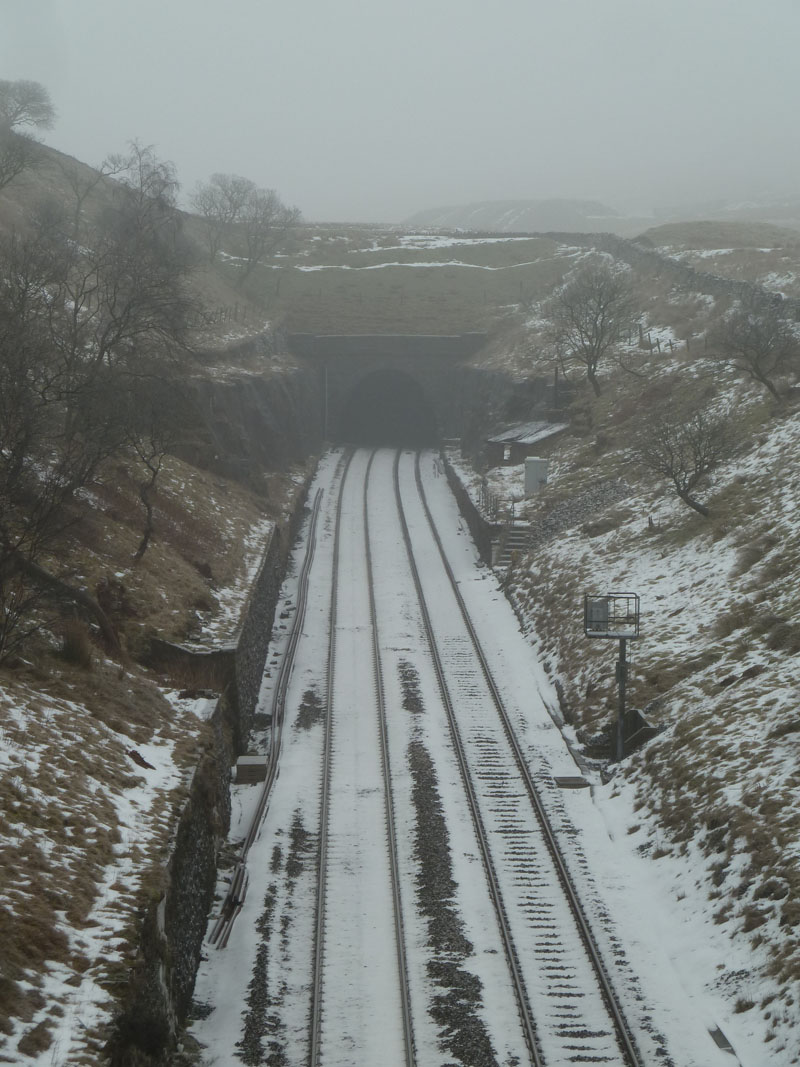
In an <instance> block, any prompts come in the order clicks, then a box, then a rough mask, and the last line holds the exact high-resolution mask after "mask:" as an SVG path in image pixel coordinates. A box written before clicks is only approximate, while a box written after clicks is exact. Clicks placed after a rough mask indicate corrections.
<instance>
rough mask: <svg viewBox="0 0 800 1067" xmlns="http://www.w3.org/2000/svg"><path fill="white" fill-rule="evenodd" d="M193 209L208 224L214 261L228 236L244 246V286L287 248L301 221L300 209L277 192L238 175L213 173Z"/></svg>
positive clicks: (194, 199) (199, 189)
mask: <svg viewBox="0 0 800 1067" xmlns="http://www.w3.org/2000/svg"><path fill="white" fill-rule="evenodd" d="M192 206H193V207H194V209H195V211H197V213H198V214H199V215H200V216H201V217H202V219H203V221H204V223H205V227H206V241H207V244H208V249H209V252H210V254H211V257H212V258H213V257H214V256H216V254H217V252H218V251H219V249H220V247H221V245H222V241H223V240H224V238H225V237H226V236H228V237H229V238H230V239H231V240H232V241H234V242H235V243H237V244H238V245H240V246H241V247H242V251H243V252H244V261H245V262H244V268H243V270H242V273H241V275H240V278H239V281H240V283H243V282H245V281H246V280H247V279H248V278H249V277H250V275H251V274H252V273H253V271H254V270H255V269H256V267H257V266H258V265H259V264H260V263H263V262H264V260H265V259H266V258H267V257H268V256H270V255H274V254H275V253H276V252H278V251H280V250H281V249H282V248H284V247H285V246H286V244H287V242H288V240H289V237H290V235H291V232H292V231H293V229H294V227H295V226H297V224H298V223H299V222H300V218H301V215H300V211H299V209H298V208H296V207H288V206H287V205H286V204H284V202H283V201H282V200H281V198H280V197H279V196H278V194H277V193H276V192H275V190H274V189H259V188H258V186H257V185H255V183H254V182H251V181H250V180H249V179H248V178H241V177H239V175H237V174H213V175H212V176H211V178H210V179H209V181H207V182H201V183H199V184H198V186H197V188H196V189H195V192H194V194H193V196H192Z"/></svg>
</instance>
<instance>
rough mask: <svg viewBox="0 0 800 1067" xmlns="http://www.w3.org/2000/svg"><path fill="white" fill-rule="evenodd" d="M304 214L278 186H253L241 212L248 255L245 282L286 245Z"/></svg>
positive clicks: (242, 278)
mask: <svg viewBox="0 0 800 1067" xmlns="http://www.w3.org/2000/svg"><path fill="white" fill-rule="evenodd" d="M300 218H301V215H300V210H299V208H296V207H288V206H287V205H286V204H284V203H283V201H282V200H281V198H280V197H279V196H278V194H277V193H276V192H275V190H274V189H255V190H253V192H252V193H251V194H250V196H249V197H248V198H247V201H246V203H245V205H244V208H243V209H242V214H241V229H242V232H243V235H244V241H245V249H246V257H247V262H246V263H245V267H244V271H243V273H242V277H241V281H242V282H244V281H246V280H247V278H249V277H250V275H251V274H252V273H253V271H254V270H255V268H256V267H257V266H258V265H259V264H260V263H263V262H264V260H265V259H266V258H267V256H270V255H274V254H275V253H276V252H278V251H280V249H282V248H283V247H285V245H286V243H287V240H288V238H289V236H290V234H291V232H292V230H293V229H294V227H295V226H297V224H298V223H299V222H300Z"/></svg>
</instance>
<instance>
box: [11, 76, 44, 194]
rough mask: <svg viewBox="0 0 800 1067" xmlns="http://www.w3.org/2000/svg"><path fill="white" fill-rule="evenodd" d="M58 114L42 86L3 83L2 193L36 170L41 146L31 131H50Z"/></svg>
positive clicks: (19, 82)
mask: <svg viewBox="0 0 800 1067" xmlns="http://www.w3.org/2000/svg"><path fill="white" fill-rule="evenodd" d="M55 114H56V112H55V108H54V107H53V104H52V101H51V100H50V96H49V94H48V92H47V90H46V89H45V88H44V86H43V85H40V84H39V82H34V81H26V80H21V81H5V80H2V79H0V189H2V188H4V187H5V186H6V185H8V184H9V183H10V182H12V181H13V180H14V178H16V177H17V176H18V175H19V174H21V173H22V172H23V171H24V170H30V169H31V168H32V167H34V166H36V164H37V162H38V160H39V156H40V151H39V142H38V141H37V140H36V139H35V137H33V136H32V135H31V133H30V132H28V131H29V129H31V128H34V129H49V128H50V127H51V126H52V125H53V122H54V121H55ZM20 127H22V128H23V129H22V130H20Z"/></svg>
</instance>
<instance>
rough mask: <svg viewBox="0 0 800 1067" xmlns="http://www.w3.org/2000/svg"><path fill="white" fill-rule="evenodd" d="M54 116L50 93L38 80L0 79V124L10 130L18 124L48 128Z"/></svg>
mask: <svg viewBox="0 0 800 1067" xmlns="http://www.w3.org/2000/svg"><path fill="white" fill-rule="evenodd" d="M55 118H56V109H55V108H54V107H53V102H52V100H51V99H50V94H49V93H48V92H47V90H46V89H45V87H44V86H43V85H41V84H40V83H39V82H34V81H27V80H26V79H21V80H20V81H13V82H12V81H4V80H2V79H0V126H5V127H6V128H7V129H10V130H13V129H16V128H17V127H18V126H32V127H35V128H36V129H40V130H49V129H51V128H52V126H53V123H54V122H55Z"/></svg>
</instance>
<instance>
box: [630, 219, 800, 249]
mask: <svg viewBox="0 0 800 1067" xmlns="http://www.w3.org/2000/svg"><path fill="white" fill-rule="evenodd" d="M638 240H641V241H647V242H648V243H650V244H652V245H654V246H655V247H657V248H664V247H666V246H670V247H680V248H686V249H690V248H692V249H694V248H696V249H713V248H782V247H784V246H786V245H796V244H798V242H800V231H797V230H792V229H786V228H784V227H781V226H773V225H772V224H771V223H769V222H740V221H728V220H723V219H712V220H706V221H700V222H668V223H666V224H665V225H663V226H654V227H652V228H651V229H649V230H645V231H644V233H642V234H640V235H639V238H638Z"/></svg>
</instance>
